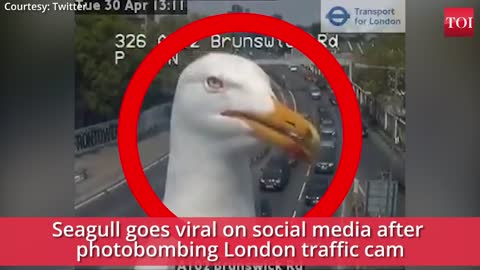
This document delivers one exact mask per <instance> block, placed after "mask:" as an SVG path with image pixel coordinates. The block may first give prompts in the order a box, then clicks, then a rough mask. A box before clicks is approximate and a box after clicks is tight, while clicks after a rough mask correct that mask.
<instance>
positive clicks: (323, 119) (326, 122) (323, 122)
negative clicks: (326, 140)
mask: <svg viewBox="0 0 480 270" xmlns="http://www.w3.org/2000/svg"><path fill="white" fill-rule="evenodd" d="M334 123H335V121H333V118H330V115H321V116H320V126H322V127H326V126H333V125H334Z"/></svg>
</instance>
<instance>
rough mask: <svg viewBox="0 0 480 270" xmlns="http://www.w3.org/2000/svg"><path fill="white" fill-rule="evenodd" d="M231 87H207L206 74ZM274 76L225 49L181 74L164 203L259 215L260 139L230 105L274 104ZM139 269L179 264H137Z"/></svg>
mask: <svg viewBox="0 0 480 270" xmlns="http://www.w3.org/2000/svg"><path fill="white" fill-rule="evenodd" d="M209 76H215V77H218V78H221V79H222V80H223V81H224V82H225V85H224V86H225V87H224V88H225V89H223V90H222V91H221V92H220V93H212V92H209V91H206V90H207V89H206V88H205V87H206V85H205V79H206V78H207V77H209ZM272 97H274V94H273V92H272V89H271V87H270V81H269V77H268V76H267V75H266V74H265V73H264V71H263V70H262V69H261V68H260V67H259V66H258V65H256V64H255V63H253V62H252V61H250V60H248V59H246V58H243V57H239V56H235V55H230V54H224V53H211V54H208V55H206V56H203V57H201V58H199V59H197V60H196V61H194V62H193V63H191V64H190V65H189V66H187V67H186V68H185V70H184V71H183V72H182V74H181V75H180V78H179V81H178V84H177V89H176V93H175V98H174V103H173V108H172V118H171V123H170V125H171V126H170V155H169V163H168V169H167V180H166V186H165V195H164V198H163V202H164V204H165V205H166V206H167V207H168V208H169V209H170V210H171V211H172V212H174V213H175V214H176V215H177V216H181V217H253V216H255V198H254V186H253V180H252V174H251V170H250V163H249V160H250V157H251V156H252V153H253V152H254V150H255V149H257V150H258V146H259V144H260V142H259V141H258V140H257V139H255V138H254V137H252V136H251V134H250V128H249V127H248V126H247V125H246V124H245V123H243V122H242V121H240V120H237V119H232V118H227V117H223V116H221V112H223V111H225V110H243V111H252V112H269V111H271V110H273V103H272ZM135 269H137V270H140V269H174V267H165V266H148V267H141V266H137V267H135Z"/></svg>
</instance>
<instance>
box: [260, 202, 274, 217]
mask: <svg viewBox="0 0 480 270" xmlns="http://www.w3.org/2000/svg"><path fill="white" fill-rule="evenodd" d="M258 208H259V209H258V214H257V216H260V217H271V216H272V206H271V205H270V202H269V201H268V200H267V199H262V200H260V203H259V207H258Z"/></svg>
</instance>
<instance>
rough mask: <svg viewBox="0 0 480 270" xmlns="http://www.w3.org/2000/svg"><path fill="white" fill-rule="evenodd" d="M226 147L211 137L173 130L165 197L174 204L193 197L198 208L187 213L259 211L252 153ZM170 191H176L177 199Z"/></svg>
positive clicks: (241, 214)
mask: <svg viewBox="0 0 480 270" xmlns="http://www.w3.org/2000/svg"><path fill="white" fill-rule="evenodd" d="M226 148H228V147H222V145H221V143H220V142H218V141H214V140H212V139H209V138H202V137H192V136H191V135H190V134H186V133H183V134H181V135H180V134H176V132H172V133H171V140H170V158H169V165H168V174H167V179H168V181H167V185H166V189H165V200H166V201H170V202H171V205H172V206H168V207H173V208H175V205H178V203H179V202H180V203H182V202H189V201H190V202H192V203H193V204H194V205H195V207H194V209H196V212H194V213H186V214H185V216H195V215H197V213H198V215H200V216H202V215H207V216H251V215H254V214H255V208H254V190H253V181H252V175H251V171H250V166H249V158H248V155H247V154H243V153H231V152H226V151H225V150H222V149H226ZM169 194H175V202H173V200H174V198H173V195H171V196H172V197H170V196H169ZM179 209H180V210H178V211H181V209H183V208H182V207H179ZM171 210H172V211H174V212H175V210H174V209H171ZM252 212H253V213H252ZM178 214H180V215H181V213H178Z"/></svg>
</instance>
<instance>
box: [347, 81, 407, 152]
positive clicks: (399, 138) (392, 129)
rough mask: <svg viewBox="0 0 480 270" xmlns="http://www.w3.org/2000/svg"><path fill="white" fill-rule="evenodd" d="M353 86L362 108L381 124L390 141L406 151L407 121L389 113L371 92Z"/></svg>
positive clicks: (354, 84) (355, 85)
mask: <svg viewBox="0 0 480 270" xmlns="http://www.w3.org/2000/svg"><path fill="white" fill-rule="evenodd" d="M352 84H353V89H354V91H355V94H356V95H357V99H358V102H359V104H360V107H361V108H362V109H363V110H364V112H367V113H368V115H369V116H371V117H372V118H373V119H374V120H375V121H376V122H377V123H378V124H379V127H380V128H381V129H382V130H383V131H384V133H385V134H386V135H387V136H388V137H389V138H390V139H392V141H393V142H394V144H395V145H397V146H399V147H400V148H401V149H402V150H403V151H405V147H406V122H405V120H403V119H402V118H400V117H398V116H396V115H394V114H392V113H390V112H388V111H387V110H386V109H385V108H384V107H383V106H381V105H380V104H378V103H377V102H376V101H375V98H374V97H373V96H372V95H371V94H370V92H368V91H365V90H363V89H362V88H361V87H360V86H359V85H357V84H356V83H352Z"/></svg>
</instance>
